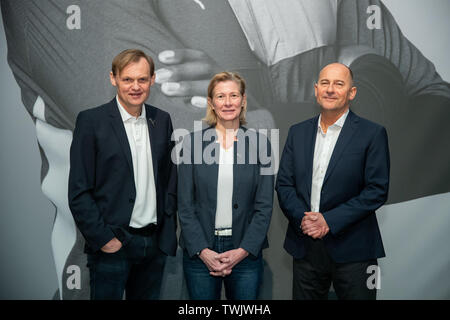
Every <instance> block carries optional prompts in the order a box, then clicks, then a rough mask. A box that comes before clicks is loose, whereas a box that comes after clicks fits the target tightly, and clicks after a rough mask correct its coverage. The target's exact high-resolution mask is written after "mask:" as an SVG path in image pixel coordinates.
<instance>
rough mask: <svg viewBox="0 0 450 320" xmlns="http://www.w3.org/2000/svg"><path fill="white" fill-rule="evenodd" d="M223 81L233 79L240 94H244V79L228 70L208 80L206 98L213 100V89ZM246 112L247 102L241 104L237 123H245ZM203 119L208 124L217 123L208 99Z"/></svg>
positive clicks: (213, 124)
mask: <svg viewBox="0 0 450 320" xmlns="http://www.w3.org/2000/svg"><path fill="white" fill-rule="evenodd" d="M225 81H234V82H236V83H237V84H238V85H239V92H240V93H241V95H242V96H244V95H245V80H244V79H243V78H242V77H241V76H240V75H239V74H238V73H237V72H230V71H223V72H220V73H217V74H216V75H214V77H213V78H212V79H211V81H210V82H209V86H208V98H209V99H210V100H213V96H214V89H215V88H216V86H217V84H218V83H219V82H225ZM246 113H247V102H245V103H244V104H243V105H242V109H241V113H240V115H239V125H241V126H242V125H244V124H246V123H247V120H246V119H245V115H246ZM203 121H206V123H207V124H208V125H210V126H215V125H216V124H217V115H216V113H215V111H214V109H213V107H212V105H211V104H210V103H209V101H208V105H207V107H206V116H205V117H204V118H203Z"/></svg>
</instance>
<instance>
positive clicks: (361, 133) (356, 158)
mask: <svg viewBox="0 0 450 320" xmlns="http://www.w3.org/2000/svg"><path fill="white" fill-rule="evenodd" d="M318 118H319V117H318V116H316V117H314V118H312V119H309V120H306V121H304V122H301V123H299V124H296V125H294V126H292V127H291V128H290V129H289V134H288V138H287V141H286V145H285V147H284V150H283V154H282V157H281V161H280V168H279V171H278V177H277V183H276V191H277V195H278V200H279V203H280V207H281V210H282V211H283V213H284V214H285V216H286V217H287V219H288V220H289V224H288V229H287V232H286V238H285V242H284V248H285V249H286V251H287V252H288V253H289V254H291V255H292V256H293V257H294V258H296V259H301V258H303V257H304V256H305V254H306V247H305V239H306V237H308V236H307V235H304V234H303V233H302V231H301V229H300V224H301V221H302V218H303V217H304V212H307V211H311V183H312V171H313V158H314V147H315V141H316V134H317V121H318ZM389 166H390V164H389V148H388V139H387V133H386V130H385V128H384V127H382V126H380V125H378V124H375V123H373V122H371V121H369V120H366V119H363V118H361V117H358V116H357V115H356V114H354V113H353V112H352V111H350V112H349V114H348V116H347V119H346V121H345V123H344V126H343V128H342V130H341V133H340V135H339V138H338V140H337V142H336V146H335V148H334V151H333V154H332V156H331V159H330V163H329V165H328V169H327V172H326V174H325V178H324V182H323V186H322V192H321V195H320V212H321V213H322V214H323V216H324V218H325V220H326V222H327V223H328V226H329V228H330V232H329V233H328V234H327V235H326V236H325V237H324V238H323V241H324V243H325V246H326V248H327V250H328V252H329V254H330V256H331V257H332V259H333V260H334V261H335V262H338V263H347V262H356V261H364V260H369V259H376V258H380V257H384V256H385V252H384V248H383V242H382V240H381V234H380V230H379V228H378V223H377V219H376V216H375V210H377V209H378V208H379V207H380V206H381V205H383V204H384V203H385V202H386V200H387V195H388V187H389Z"/></svg>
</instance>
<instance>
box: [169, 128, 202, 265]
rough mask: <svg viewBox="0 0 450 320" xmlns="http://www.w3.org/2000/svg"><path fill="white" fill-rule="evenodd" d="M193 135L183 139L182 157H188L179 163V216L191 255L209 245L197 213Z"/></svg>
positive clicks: (185, 242)
mask: <svg viewBox="0 0 450 320" xmlns="http://www.w3.org/2000/svg"><path fill="white" fill-rule="evenodd" d="M191 140H192V139H191V135H187V136H185V137H184V139H183V147H182V150H181V152H182V153H181V159H187V161H185V162H181V163H180V164H179V165H178V193H177V196H178V217H179V219H180V225H181V234H182V237H183V241H184V247H185V249H186V250H187V252H188V254H189V256H191V257H192V256H194V255H195V254H197V253H198V252H200V251H201V250H203V249H205V248H207V247H208V241H207V240H206V236H205V234H204V233H203V228H202V226H201V224H200V221H199V219H198V217H197V213H196V204H195V178H194V166H195V165H194V163H193V153H192V149H191V147H193V146H191Z"/></svg>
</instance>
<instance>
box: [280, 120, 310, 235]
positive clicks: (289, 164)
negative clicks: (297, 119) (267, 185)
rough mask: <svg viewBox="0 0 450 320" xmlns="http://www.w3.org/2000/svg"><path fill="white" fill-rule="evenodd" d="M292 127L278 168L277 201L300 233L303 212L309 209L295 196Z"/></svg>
mask: <svg viewBox="0 0 450 320" xmlns="http://www.w3.org/2000/svg"><path fill="white" fill-rule="evenodd" d="M293 135H294V134H293V129H292V128H290V129H289V133H288V138H287V140H286V144H285V146H284V149H283V154H282V155H281V160H280V168H279V170H278V176H277V181H276V187H275V189H276V191H277V195H278V202H279V204H280V208H281V210H282V211H283V214H284V215H285V216H286V218H287V219H288V220H289V222H290V223H291V224H292V225H293V226H294V228H293V229H294V230H295V232H297V233H298V234H299V235H301V231H300V225H301V222H302V219H303V217H304V216H305V212H306V211H309V210H308V208H306V207H305V205H304V202H303V201H301V200H300V199H299V198H298V196H297V186H296V182H295V165H294V161H295V160H294V137H293Z"/></svg>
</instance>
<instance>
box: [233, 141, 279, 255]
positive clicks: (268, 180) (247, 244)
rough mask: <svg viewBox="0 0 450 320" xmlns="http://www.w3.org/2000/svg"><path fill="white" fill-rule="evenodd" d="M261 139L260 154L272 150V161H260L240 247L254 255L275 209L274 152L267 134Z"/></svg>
mask: <svg viewBox="0 0 450 320" xmlns="http://www.w3.org/2000/svg"><path fill="white" fill-rule="evenodd" d="M259 139H264V141H265V142H266V143H264V142H262V143H259V144H258V146H261V147H263V148H264V150H259V154H261V152H262V154H264V153H265V154H266V155H268V154H269V153H268V152H267V151H268V150H270V155H271V158H270V159H271V161H270V162H269V163H267V164H265V163H261V161H258V172H257V174H258V179H257V180H256V183H257V187H256V193H255V199H254V209H253V214H252V218H251V221H250V224H249V226H248V228H247V230H246V231H245V234H244V236H243V238H242V240H241V244H240V247H241V248H242V249H245V250H246V251H247V252H249V253H250V254H251V255H253V256H255V257H256V256H258V254H259V252H260V251H261V248H262V246H263V244H264V240H265V239H266V237H267V232H268V231H269V226H270V220H271V218H272V210H273V192H274V190H273V187H274V172H273V170H274V167H271V166H275V162H274V159H273V152H272V149H271V146H270V143H269V140H268V139H267V138H266V137H265V136H261V135H260V136H259Z"/></svg>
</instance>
